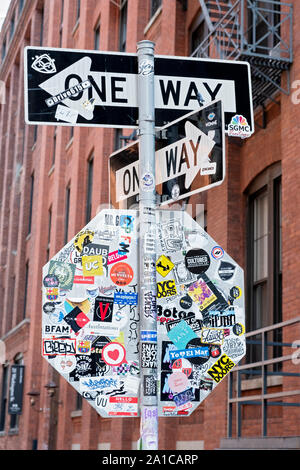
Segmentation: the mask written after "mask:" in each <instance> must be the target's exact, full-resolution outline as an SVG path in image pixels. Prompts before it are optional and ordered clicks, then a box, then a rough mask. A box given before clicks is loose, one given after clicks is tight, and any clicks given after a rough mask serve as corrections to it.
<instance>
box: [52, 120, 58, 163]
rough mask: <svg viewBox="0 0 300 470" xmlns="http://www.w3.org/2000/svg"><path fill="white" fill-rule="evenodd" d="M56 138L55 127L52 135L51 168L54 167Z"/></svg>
mask: <svg viewBox="0 0 300 470" xmlns="http://www.w3.org/2000/svg"><path fill="white" fill-rule="evenodd" d="M56 136H57V126H56V127H55V130H54V134H53V149H52V162H51V166H54V164H55V154H56Z"/></svg>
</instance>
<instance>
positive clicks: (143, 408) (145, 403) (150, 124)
mask: <svg viewBox="0 0 300 470" xmlns="http://www.w3.org/2000/svg"><path fill="white" fill-rule="evenodd" d="M137 55H138V104H139V128H138V134H139V139H140V166H139V181H140V200H139V223H140V226H139V227H140V245H139V257H140V260H139V268H140V276H139V279H140V285H139V297H140V367H141V388H140V420H141V421H140V446H139V447H140V449H141V450H156V449H158V410H157V393H156V382H157V359H156V354H157V322H156V238H155V234H156V221H155V205H156V196H155V194H156V193H155V105H154V43H153V42H151V41H140V42H139V43H138V44H137ZM149 355H150V357H152V358H153V360H152V361H151V360H150V361H149ZM146 358H147V360H146ZM149 385H150V386H149ZM149 388H150V390H151V391H150V392H149ZM153 388H154V392H153Z"/></svg>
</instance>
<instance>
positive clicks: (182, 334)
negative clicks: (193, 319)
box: [168, 320, 198, 349]
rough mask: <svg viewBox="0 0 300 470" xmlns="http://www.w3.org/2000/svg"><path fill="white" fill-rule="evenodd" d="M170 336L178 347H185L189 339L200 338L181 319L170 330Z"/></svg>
mask: <svg viewBox="0 0 300 470" xmlns="http://www.w3.org/2000/svg"><path fill="white" fill-rule="evenodd" d="M168 336H169V338H170V340H171V341H172V343H174V344H175V346H176V348H177V349H185V347H186V345H187V343H188V342H189V341H191V340H192V339H194V338H198V336H197V335H196V333H195V332H194V331H193V330H192V328H191V327H190V326H189V325H188V324H187V322H186V321H184V320H181V322H179V323H178V325H176V326H174V328H172V330H171V331H169V332H168Z"/></svg>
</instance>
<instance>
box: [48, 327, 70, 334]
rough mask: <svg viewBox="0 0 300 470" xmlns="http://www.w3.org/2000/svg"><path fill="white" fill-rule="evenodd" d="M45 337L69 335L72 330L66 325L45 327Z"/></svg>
mask: <svg viewBox="0 0 300 470" xmlns="http://www.w3.org/2000/svg"><path fill="white" fill-rule="evenodd" d="M43 331H44V334H45V335H52V336H56V335H69V334H71V330H70V327H69V326H66V325H44V328H43Z"/></svg>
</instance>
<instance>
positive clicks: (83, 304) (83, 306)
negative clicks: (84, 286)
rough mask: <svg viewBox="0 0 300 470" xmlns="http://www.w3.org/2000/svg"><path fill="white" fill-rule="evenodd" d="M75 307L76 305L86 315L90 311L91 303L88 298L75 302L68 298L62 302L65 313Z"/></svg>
mask: <svg viewBox="0 0 300 470" xmlns="http://www.w3.org/2000/svg"><path fill="white" fill-rule="evenodd" d="M75 307H78V308H79V309H80V310H81V311H82V312H84V313H85V314H86V315H88V314H89V313H90V308H91V303H90V301H89V300H88V299H84V300H82V301H79V302H77V301H76V300H75V301H74V300H71V299H69V298H68V299H67V300H66V301H65V302H64V308H65V311H66V312H67V313H70V312H71V311H72V310H73V308H75Z"/></svg>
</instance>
